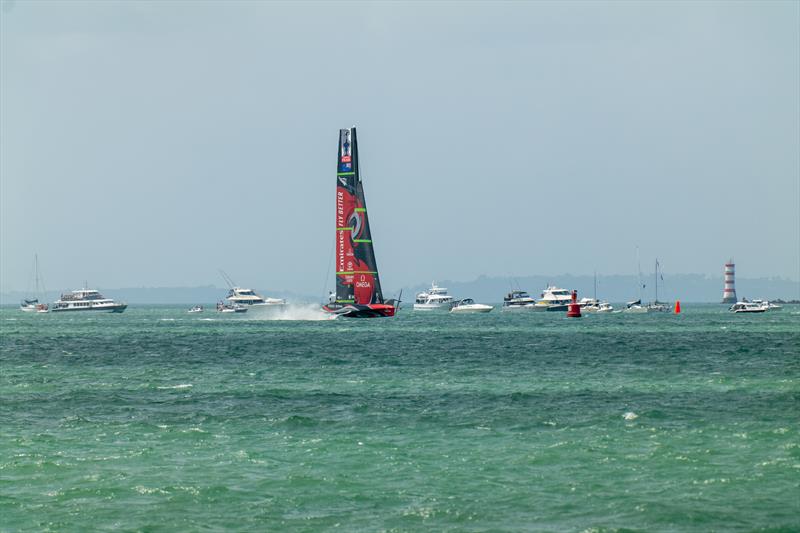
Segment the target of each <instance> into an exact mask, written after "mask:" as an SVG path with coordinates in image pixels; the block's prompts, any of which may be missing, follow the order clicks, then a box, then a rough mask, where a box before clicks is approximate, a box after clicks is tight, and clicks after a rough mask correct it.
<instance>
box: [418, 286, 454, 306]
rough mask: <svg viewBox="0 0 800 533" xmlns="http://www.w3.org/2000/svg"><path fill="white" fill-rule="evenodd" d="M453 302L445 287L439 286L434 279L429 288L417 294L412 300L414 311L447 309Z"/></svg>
mask: <svg viewBox="0 0 800 533" xmlns="http://www.w3.org/2000/svg"><path fill="white" fill-rule="evenodd" d="M452 303H453V297H452V296H450V295H449V294H447V289H445V288H444V287H439V286H438V285H436V282H435V281H434V282H433V283H431V288H430V289H428V290H427V291H423V292H420V293H419V294H417V298H416V300H415V301H414V311H433V310H436V309H447V308H449V307H450V304H452Z"/></svg>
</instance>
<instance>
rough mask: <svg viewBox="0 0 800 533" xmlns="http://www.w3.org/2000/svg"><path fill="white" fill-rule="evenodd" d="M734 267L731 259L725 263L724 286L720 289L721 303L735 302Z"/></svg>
mask: <svg viewBox="0 0 800 533" xmlns="http://www.w3.org/2000/svg"><path fill="white" fill-rule="evenodd" d="M734 267H735V265H734V264H733V259H731V260H729V261H728V262H727V263H725V288H724V289H723V291H722V303H724V304H735V303H736V286H735V285H734V279H733V277H734Z"/></svg>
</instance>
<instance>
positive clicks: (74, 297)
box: [50, 288, 128, 313]
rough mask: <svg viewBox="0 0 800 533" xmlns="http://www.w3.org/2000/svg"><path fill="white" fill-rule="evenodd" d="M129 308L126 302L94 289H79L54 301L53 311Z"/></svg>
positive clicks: (116, 311) (114, 310)
mask: <svg viewBox="0 0 800 533" xmlns="http://www.w3.org/2000/svg"><path fill="white" fill-rule="evenodd" d="M127 308H128V304H126V303H125V302H115V301H114V300H112V299H111V298H106V297H105V296H103V295H102V294H100V293H99V292H98V291H96V290H94V289H85V288H84V289H78V290H76V291H72V292H68V293H65V294H62V295H61V298H59V299H58V300H56V301H55V302H53V307H52V308H51V309H50V310H51V311H52V312H54V313H56V312H61V311H106V312H109V313H121V312H123V311H124V310H125V309H127Z"/></svg>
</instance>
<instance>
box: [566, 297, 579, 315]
mask: <svg viewBox="0 0 800 533" xmlns="http://www.w3.org/2000/svg"><path fill="white" fill-rule="evenodd" d="M580 317H581V306H580V305H578V291H572V303H570V304H569V305H568V306H567V318H580Z"/></svg>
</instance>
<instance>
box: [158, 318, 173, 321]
mask: <svg viewBox="0 0 800 533" xmlns="http://www.w3.org/2000/svg"><path fill="white" fill-rule="evenodd" d="M158 320H160V321H161V322H175V321H176V320H178V319H177V318H159V319H158Z"/></svg>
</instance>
